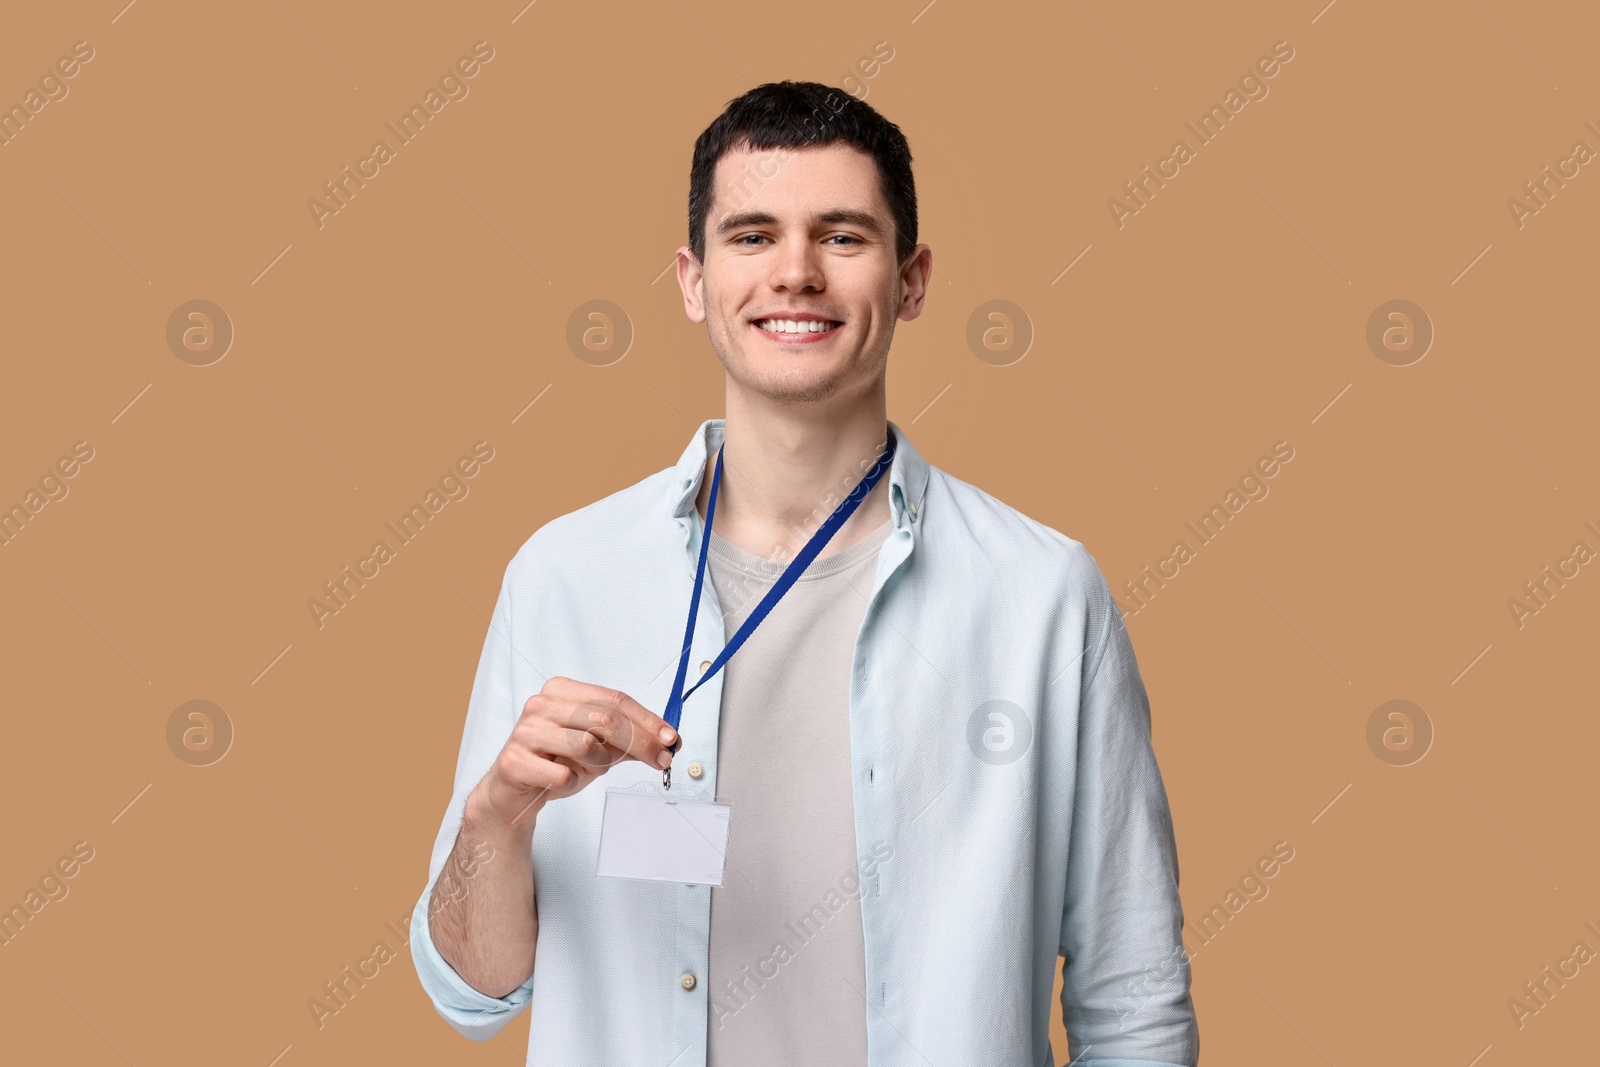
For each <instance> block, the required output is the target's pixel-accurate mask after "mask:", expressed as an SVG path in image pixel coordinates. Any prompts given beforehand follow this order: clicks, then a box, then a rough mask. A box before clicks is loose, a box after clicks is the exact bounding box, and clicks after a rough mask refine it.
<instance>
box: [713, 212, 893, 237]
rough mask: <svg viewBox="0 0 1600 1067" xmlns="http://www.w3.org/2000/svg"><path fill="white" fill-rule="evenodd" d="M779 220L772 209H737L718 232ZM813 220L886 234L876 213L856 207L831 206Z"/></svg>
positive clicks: (773, 223)
mask: <svg viewBox="0 0 1600 1067" xmlns="http://www.w3.org/2000/svg"><path fill="white" fill-rule="evenodd" d="M778 221H779V220H778V216H776V215H774V214H772V213H771V212H770V211H754V210H752V211H736V212H734V213H733V214H732V215H728V216H726V217H724V218H723V220H722V221H721V222H719V223H717V229H716V233H717V235H718V236H721V235H722V234H724V233H727V232H728V231H729V230H737V229H742V228H743V227H745V226H776V225H777V224H778ZM811 221H812V223H813V224H817V223H844V224H846V225H850V226H855V227H857V228H858V229H862V230H866V231H867V232H868V233H871V234H873V235H875V236H878V237H882V236H883V235H884V227H883V223H881V222H879V221H878V217H877V216H876V215H874V214H872V213H871V212H869V211H859V210H857V209H855V208H847V207H836V208H830V209H829V210H827V211H823V212H819V213H817V214H815V215H813V216H811Z"/></svg>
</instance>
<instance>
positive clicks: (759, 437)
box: [695, 396, 890, 560]
mask: <svg viewBox="0 0 1600 1067" xmlns="http://www.w3.org/2000/svg"><path fill="white" fill-rule="evenodd" d="M725 426H726V429H725V434H724V438H723V439H724V442H725V444H724V451H723V457H722V481H721V483H720V484H719V486H718V489H717V514H716V516H715V518H714V522H713V524H712V528H713V529H714V530H715V531H716V534H717V536H718V537H720V538H722V539H723V540H725V541H728V542H729V543H730V544H732V545H733V546H734V547H735V548H738V549H741V550H743V551H745V552H749V553H751V554H752V555H756V556H760V557H762V558H764V559H774V560H790V559H793V558H794V557H795V556H796V555H797V554H798V553H799V552H800V550H801V549H802V548H804V547H805V545H806V542H808V541H809V540H810V539H811V535H812V534H814V533H816V532H817V529H818V528H819V527H821V526H822V524H823V523H824V522H826V521H827V520H828V517H829V516H830V515H832V514H833V512H834V509H835V508H837V507H838V505H839V503H840V502H841V501H842V500H843V499H844V498H845V497H846V496H847V495H849V493H850V491H851V490H852V489H854V488H855V487H856V485H857V483H859V482H860V481H861V479H862V478H863V477H865V476H866V473H867V471H868V470H869V469H870V468H871V467H872V464H873V463H875V462H876V461H877V459H878V457H879V456H880V455H881V454H882V453H883V449H884V445H885V441H886V439H887V437H888V432H889V423H888V417H887V415H886V413H885V411H884V408H883V404H882V401H881V399H879V400H878V402H877V403H876V404H872V405H864V406H862V407H861V408H859V409H857V410H854V411H850V412H848V413H843V414H841V413H840V412H837V411H829V412H821V411H815V410H809V411H800V412H795V411H794V410H793V409H784V410H780V411H772V410H762V411H761V412H760V413H759V414H757V413H755V412H751V411H748V410H745V409H743V408H742V407H740V406H739V405H737V404H736V403H735V400H734V398H733V397H732V396H730V397H729V403H728V414H727V417H726V420H725ZM716 463H717V455H716V452H715V451H713V452H712V453H711V454H710V455H708V456H707V457H706V470H705V477H704V478H702V479H701V482H700V493H699V496H698V497H697V498H696V500H695V507H696V509H697V510H698V511H699V512H700V518H701V520H702V521H704V519H705V514H706V502H707V501H708V500H709V499H710V497H711V478H712V473H713V472H714V471H715V469H716ZM889 518H890V513H889V474H888V472H887V471H885V472H884V474H883V477H881V478H880V479H879V480H878V484H877V485H875V486H873V487H872V492H871V493H870V494H868V496H867V498H866V499H865V500H863V501H862V502H861V505H860V506H859V507H857V508H856V510H855V513H854V514H853V515H851V516H850V518H849V520H848V521H846V522H845V524H844V525H843V526H842V527H840V528H839V530H838V532H836V533H835V534H834V535H833V537H831V538H830V539H829V540H828V543H827V545H825V546H824V547H823V550H822V553H821V554H822V555H824V556H827V555H832V554H833V553H835V552H839V551H842V550H844V549H846V548H849V547H850V546H851V545H853V544H855V543H856V542H857V541H860V540H861V539H862V538H863V537H865V536H867V535H868V534H870V533H872V532H873V531H874V530H876V529H878V528H879V527H881V526H882V525H883V524H884V523H885V522H887V521H889Z"/></svg>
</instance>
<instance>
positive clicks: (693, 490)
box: [668, 419, 928, 529]
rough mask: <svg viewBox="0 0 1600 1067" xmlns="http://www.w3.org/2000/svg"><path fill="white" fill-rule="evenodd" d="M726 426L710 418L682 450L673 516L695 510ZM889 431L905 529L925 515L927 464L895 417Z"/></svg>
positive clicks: (896, 499) (895, 503) (893, 485)
mask: <svg viewBox="0 0 1600 1067" xmlns="http://www.w3.org/2000/svg"><path fill="white" fill-rule="evenodd" d="M726 429H727V420H726V419H707V420H706V421H705V422H702V423H701V424H700V427H699V428H698V429H697V430H695V432H694V436H693V437H692V438H691V439H690V440H689V446H688V447H687V448H685V449H684V450H683V456H682V457H681V458H680V459H679V460H678V464H677V466H676V467H675V468H673V478H672V481H671V483H670V484H669V486H668V489H669V490H670V492H671V497H672V515H673V517H674V518H677V519H682V518H685V517H687V516H688V514H689V513H690V512H691V511H693V510H694V502H695V498H696V497H697V496H699V494H700V481H701V479H702V478H704V477H705V473H706V461H707V460H708V459H709V458H710V457H711V456H712V455H713V454H715V452H716V450H717V449H718V448H720V447H722V440H723V435H724V433H725V431H726ZM889 432H890V433H892V434H894V439H895V446H894V459H893V460H891V461H890V462H889V474H888V478H889V508H890V511H892V512H893V514H894V524H895V528H896V529H903V528H908V527H909V526H910V525H911V524H913V523H915V522H917V520H919V519H920V518H922V500H923V496H924V494H925V493H926V492H927V489H928V463H927V461H926V460H924V459H923V458H922V453H921V452H918V451H917V449H916V446H915V445H913V444H912V443H911V439H910V438H909V437H907V436H906V434H905V431H904V430H902V429H900V427H899V426H897V425H895V423H894V421H893V420H889Z"/></svg>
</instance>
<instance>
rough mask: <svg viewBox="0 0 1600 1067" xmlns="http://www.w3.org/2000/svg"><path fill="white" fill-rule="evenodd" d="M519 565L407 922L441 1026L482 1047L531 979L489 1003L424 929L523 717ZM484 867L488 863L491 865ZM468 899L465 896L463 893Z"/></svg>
mask: <svg viewBox="0 0 1600 1067" xmlns="http://www.w3.org/2000/svg"><path fill="white" fill-rule="evenodd" d="M516 569H517V560H515V559H513V560H512V562H511V564H510V565H509V566H508V567H507V568H506V572H505V576H504V578H503V580H502V582H501V585H500V595H499V597H498V598H497V599H496V601H495V606H494V615H493V616H492V617H491V619H490V621H489V632H488V635H487V636H486V637H485V638H484V642H483V652H482V654H481V655H480V656H479V657H478V673H477V675H476V677H475V678H474V679H473V683H472V696H471V699H470V700H469V701H468V704H467V722H466V727H465V729H464V731H463V733H462V737H461V751H460V755H459V756H458V757H457V760H456V775H455V789H454V793H453V795H452V796H451V798H450V803H449V806H448V807H447V808H446V809H445V814H444V821H443V822H442V823H441V824H440V826H439V833H438V836H437V837H436V838H435V839H434V844H433V857H432V859H431V861H430V862H429V865H428V884H427V886H426V887H425V888H424V889H423V891H422V896H421V898H419V899H418V901H417V904H416V907H415V908H414V909H413V911H412V914H411V942H410V946H411V958H412V961H413V963H414V964H415V966H416V969H417V977H418V978H419V979H421V981H422V988H423V989H424V990H425V991H426V992H427V994H428V997H429V998H430V999H431V1000H432V1001H433V1006H434V1008H435V1010H437V1011H438V1013H439V1014H440V1015H441V1016H443V1017H444V1019H445V1021H446V1022H448V1023H449V1024H450V1025H451V1026H453V1027H455V1028H456V1030H458V1031H459V1032H460V1033H462V1034H464V1035H465V1036H467V1037H469V1038H472V1039H473V1040H474V1041H487V1040H489V1039H490V1038H492V1037H494V1035H495V1034H497V1033H498V1032H499V1031H500V1029H501V1027H503V1026H505V1025H506V1023H508V1022H510V1021H511V1020H512V1019H513V1018H514V1017H515V1016H516V1015H517V1014H518V1013H520V1012H521V1011H522V1009H524V1008H526V1007H527V1006H528V1002H529V1000H531V999H532V995H533V979H532V977H529V979H528V981H527V982H525V983H523V984H522V985H521V986H519V987H518V988H517V989H515V990H513V991H512V992H511V993H509V994H508V995H506V996H504V997H491V996H489V995H488V994H486V993H483V992H480V991H479V990H477V989H474V988H473V987H472V986H470V985H468V984H467V983H466V981H465V980H464V979H463V978H462V977H461V976H460V975H459V974H457V973H456V970H455V968H454V967H452V966H450V964H449V963H448V962H447V961H446V960H445V958H444V957H443V956H442V955H440V954H439V950H438V948H437V947H435V945H434V943H433V934H432V932H431V930H430V927H429V922H428V919H429V899H430V898H431V896H432V895H433V886H434V883H435V882H436V881H437V880H438V877H439V872H440V871H441V870H443V868H444V864H445V860H446V859H448V858H449V855H450V851H451V849H452V848H453V847H454V846H455V840H456V834H457V832H458V831H459V830H460V828H461V816H462V812H463V810H464V809H465V806H466V802H467V795H468V794H469V793H471V792H472V790H473V788H474V787H475V786H476V785H477V784H478V783H479V782H480V781H482V779H483V776H484V775H485V774H487V773H488V771H489V768H490V766H491V765H492V764H493V763H494V759H495V757H496V756H497V755H499V753H500V749H501V748H502V747H504V745H505V742H506V739H507V738H508V737H510V736H511V731H512V729H513V728H514V727H515V726H516V722H517V719H518V717H519V716H520V714H521V711H522V704H523V703H524V701H525V700H526V696H529V695H532V694H526V695H524V696H522V697H520V698H519V696H518V695H517V694H516V693H513V692H512V669H511V668H512V658H513V656H514V655H516V652H515V649H516V647H517V646H516V644H515V643H514V642H515V631H514V630H513V628H512V623H513V620H512V611H511V596H512V586H513V584H514V575H515V574H516ZM490 862H493V861H492V860H491V861H490ZM469 892H470V888H469Z"/></svg>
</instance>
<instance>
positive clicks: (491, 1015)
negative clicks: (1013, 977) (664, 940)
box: [411, 883, 1117, 1067]
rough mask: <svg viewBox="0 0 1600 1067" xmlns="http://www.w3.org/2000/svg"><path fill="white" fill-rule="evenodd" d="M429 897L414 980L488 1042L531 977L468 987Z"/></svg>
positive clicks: (421, 904)
mask: <svg viewBox="0 0 1600 1067" xmlns="http://www.w3.org/2000/svg"><path fill="white" fill-rule="evenodd" d="M432 896H433V885H432V883H429V885H428V888H427V889H425V890H423V893H422V899H420V900H418V901H417V905H416V907H415V908H414V909H413V910H412V912H411V960H412V963H413V964H414V965H415V966H416V968H417V977H418V978H419V979H421V981H422V988H423V990H424V991H425V992H426V993H427V994H428V998H429V999H430V1000H432V1001H433V1007H434V1010H435V1011H437V1012H438V1013H439V1014H440V1016H442V1017H443V1018H444V1021H445V1022H447V1023H449V1024H450V1025H451V1026H453V1027H455V1029H456V1031H457V1032H458V1033H460V1034H462V1035H463V1036H465V1037H469V1038H471V1039H472V1040H474V1041H488V1040H489V1039H490V1038H492V1037H494V1036H495V1035H496V1034H498V1033H499V1032H500V1029H501V1028H502V1027H503V1026H505V1025H506V1023H508V1022H510V1021H511V1020H512V1019H514V1018H516V1016H517V1015H518V1014H520V1013H521V1011H522V1009H523V1008H526V1007H527V1006H528V1003H529V1001H531V1000H532V999H533V978H532V977H531V976H530V977H529V978H528V980H527V981H526V982H524V983H523V984H522V985H520V986H518V987H517V988H516V989H514V990H512V991H511V992H510V993H509V994H507V995H506V996H504V997H491V996H490V995H489V994H487V993H484V992H482V991H480V990H477V989H474V988H473V987H472V986H470V985H468V984H467V982H466V979H464V978H462V977H461V976H460V975H459V974H457V973H456V969H455V968H454V967H452V966H450V963H449V961H447V960H446V959H445V958H444V957H443V956H442V955H440V954H439V949H438V946H436V945H435V944H434V943H433V934H432V932H431V931H430V930H429V928H428V902H429V900H430V899H431V898H432ZM1113 1067H1117V1065H1113Z"/></svg>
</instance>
